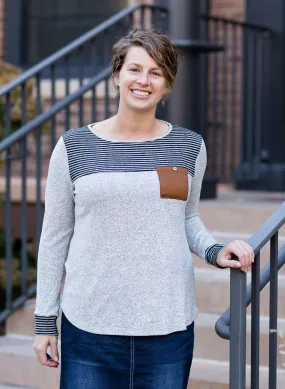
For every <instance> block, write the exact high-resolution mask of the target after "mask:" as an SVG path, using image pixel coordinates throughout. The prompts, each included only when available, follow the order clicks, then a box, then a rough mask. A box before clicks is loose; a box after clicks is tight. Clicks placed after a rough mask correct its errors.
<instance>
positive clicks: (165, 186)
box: [156, 166, 188, 201]
mask: <svg viewBox="0 0 285 389" xmlns="http://www.w3.org/2000/svg"><path fill="white" fill-rule="evenodd" d="M156 170H157V173H158V177H159V183H160V197H161V198H165V199H177V200H184V201H186V200H187V198H188V169H187V168H185V167H178V166H157V167H156Z"/></svg>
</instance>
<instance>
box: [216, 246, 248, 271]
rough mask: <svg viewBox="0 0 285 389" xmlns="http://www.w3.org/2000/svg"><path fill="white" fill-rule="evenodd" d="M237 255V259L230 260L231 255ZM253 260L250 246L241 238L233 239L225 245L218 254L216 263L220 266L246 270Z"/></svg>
mask: <svg viewBox="0 0 285 389" xmlns="http://www.w3.org/2000/svg"><path fill="white" fill-rule="evenodd" d="M233 254H234V255H236V256H237V257H238V261H237V260H234V259H233V260H231V257H232V255H233ZM253 262H254V252H253V249H252V247H251V246H249V244H247V243H246V242H244V241H242V240H235V241H233V242H231V243H229V244H228V245H227V246H225V247H224V248H223V249H222V250H221V251H220V252H219V254H218V257H217V264H218V265H219V266H221V267H232V268H240V270H241V271H244V272H247V271H248V270H249V269H250V268H251V265H252V263H253Z"/></svg>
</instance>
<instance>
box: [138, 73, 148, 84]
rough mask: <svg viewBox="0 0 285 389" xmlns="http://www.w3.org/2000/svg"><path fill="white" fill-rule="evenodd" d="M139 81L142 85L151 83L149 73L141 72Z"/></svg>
mask: <svg viewBox="0 0 285 389" xmlns="http://www.w3.org/2000/svg"><path fill="white" fill-rule="evenodd" d="M137 82H138V83H139V84H140V85H149V84H150V82H149V79H148V75H147V74H141V75H140V77H139V78H138V80H137Z"/></svg>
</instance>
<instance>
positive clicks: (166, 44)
mask: <svg viewBox="0 0 285 389" xmlns="http://www.w3.org/2000/svg"><path fill="white" fill-rule="evenodd" d="M133 46H139V47H142V48H144V49H145V50H146V52H147V53H148V54H149V55H150V56H151V57H152V58H153V59H154V60H155V62H156V63H157V64H158V66H159V67H161V69H162V71H163V74H164V77H165V79H166V84H167V88H168V89H170V88H171V87H172V85H173V83H174V80H175V77H176V74H177V69H178V53H177V51H176V49H175V47H174V45H173V43H172V42H171V41H170V39H169V37H168V36H167V35H164V34H162V33H160V32H159V31H157V30H154V29H143V28H134V29H132V30H130V31H129V32H128V33H127V34H126V35H125V36H123V37H122V38H121V39H120V40H119V41H118V42H117V43H116V44H115V45H114V46H113V48H112V59H111V64H112V72H113V76H114V75H115V74H116V73H118V72H120V70H121V69H122V66H123V64H124V62H125V59H126V56H127V53H128V50H129V49H130V48H131V47H133Z"/></svg>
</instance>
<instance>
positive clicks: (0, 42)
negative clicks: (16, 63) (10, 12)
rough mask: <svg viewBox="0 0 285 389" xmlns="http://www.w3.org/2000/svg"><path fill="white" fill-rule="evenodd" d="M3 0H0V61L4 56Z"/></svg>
mask: <svg viewBox="0 0 285 389" xmlns="http://www.w3.org/2000/svg"><path fill="white" fill-rule="evenodd" d="M4 29H5V0H0V61H1V60H3V58H4Z"/></svg>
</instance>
